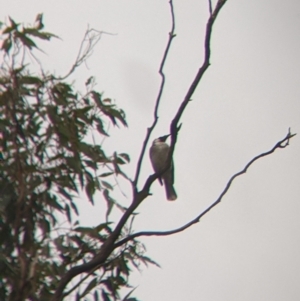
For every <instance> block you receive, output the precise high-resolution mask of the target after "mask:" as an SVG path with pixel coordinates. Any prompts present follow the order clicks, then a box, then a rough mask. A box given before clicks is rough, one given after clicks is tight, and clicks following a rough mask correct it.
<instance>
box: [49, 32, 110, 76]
mask: <svg viewBox="0 0 300 301" xmlns="http://www.w3.org/2000/svg"><path fill="white" fill-rule="evenodd" d="M102 34H108V35H113V34H112V33H108V32H105V31H98V30H96V29H93V28H88V29H87V30H86V32H85V34H84V37H83V39H82V41H81V45H80V48H79V51H78V54H77V57H76V60H75V63H74V64H73V66H72V67H71V69H70V71H69V72H68V73H67V74H66V75H65V76H62V77H58V78H55V79H57V80H64V79H66V78H67V77H68V76H70V75H71V74H72V73H73V72H74V71H75V69H76V68H78V67H79V66H80V65H81V64H83V63H84V62H86V60H87V59H88V58H89V57H90V56H91V55H92V54H93V49H94V47H95V46H96V44H97V43H98V42H99V40H100V39H101V37H102Z"/></svg>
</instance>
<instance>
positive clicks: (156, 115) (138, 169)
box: [133, 0, 176, 187]
mask: <svg viewBox="0 0 300 301" xmlns="http://www.w3.org/2000/svg"><path fill="white" fill-rule="evenodd" d="M169 4H170V9H171V20H172V21H171V22H172V25H171V26H172V27H171V31H170V33H169V40H168V43H167V46H166V49H165V52H164V55H163V58H162V61H161V64H160V67H159V74H160V76H161V83H160V88H159V91H158V95H157V98H156V102H155V107H154V120H153V123H152V125H151V126H150V128H148V129H147V133H146V137H145V140H144V142H143V145H142V150H141V153H140V156H139V160H138V163H137V167H136V172H135V177H134V181H133V183H134V185H135V187H136V186H137V182H138V179H139V175H140V171H141V166H142V161H143V158H144V155H145V151H146V147H147V144H148V142H149V138H150V135H151V133H152V131H153V129H154V127H155V126H156V123H157V121H158V107H159V104H160V100H161V96H162V93H163V90H164V87H165V81H166V78H165V74H164V71H163V69H164V66H165V63H166V60H167V56H168V54H169V51H170V48H171V43H172V41H173V39H174V38H175V36H176V35H175V34H174V32H175V14H174V7H173V0H170V2H169Z"/></svg>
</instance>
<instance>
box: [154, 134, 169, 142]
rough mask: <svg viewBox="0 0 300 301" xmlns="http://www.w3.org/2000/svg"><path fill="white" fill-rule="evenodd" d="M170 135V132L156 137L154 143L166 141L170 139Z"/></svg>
mask: <svg viewBox="0 0 300 301" xmlns="http://www.w3.org/2000/svg"><path fill="white" fill-rule="evenodd" d="M169 136H170V134H168V135H165V136H161V137H158V138H156V139H154V141H153V144H159V143H162V142H166V140H167V139H168V137H169Z"/></svg>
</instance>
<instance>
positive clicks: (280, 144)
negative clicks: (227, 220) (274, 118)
mask: <svg viewBox="0 0 300 301" xmlns="http://www.w3.org/2000/svg"><path fill="white" fill-rule="evenodd" d="M295 135H296V134H291V132H290V129H289V132H288V134H287V135H286V136H285V137H284V138H283V139H282V140H280V141H279V142H277V143H276V144H275V146H274V147H273V148H272V149H270V150H269V151H267V152H265V153H262V154H260V155H258V156H256V157H254V158H253V159H252V160H251V161H249V162H248V163H247V164H246V166H245V167H244V169H243V170H241V171H239V172H237V173H236V174H234V175H233V176H232V177H231V178H230V179H229V181H228V182H227V184H226V186H225V188H224V190H223V191H222V192H221V194H220V196H219V197H218V198H217V200H216V201H214V202H213V203H212V204H211V205H210V206H209V207H208V208H207V209H205V210H204V211H203V212H201V213H200V214H199V215H198V216H196V217H195V218H194V219H193V220H191V221H190V222H188V223H187V224H185V225H183V226H181V227H179V228H177V229H174V230H170V231H142V232H137V233H134V234H132V235H129V236H128V237H126V238H124V239H122V240H120V241H119V242H117V243H116V244H115V248H118V247H120V246H122V245H123V244H125V243H127V242H129V241H131V240H133V239H135V238H137V237H141V236H167V235H172V234H175V233H178V232H182V231H184V230H186V229H187V228H189V227H191V226H192V225H194V224H196V223H198V222H199V221H200V219H201V217H203V216H204V215H205V214H207V213H208V212H209V211H210V210H211V209H212V208H214V207H215V206H216V205H217V204H219V203H220V202H221V201H222V199H223V197H224V196H225V194H226V193H227V191H228V190H229V188H230V186H231V184H232V183H233V181H234V180H235V179H236V178H237V177H239V176H241V175H242V174H244V173H246V172H247V170H248V169H249V167H250V166H251V165H252V164H253V163H254V162H255V161H257V160H258V159H260V158H263V157H265V156H268V155H270V154H272V153H273V152H274V151H275V150H276V149H279V148H285V147H287V146H288V145H289V140H290V139H291V138H293V137H294V136H295Z"/></svg>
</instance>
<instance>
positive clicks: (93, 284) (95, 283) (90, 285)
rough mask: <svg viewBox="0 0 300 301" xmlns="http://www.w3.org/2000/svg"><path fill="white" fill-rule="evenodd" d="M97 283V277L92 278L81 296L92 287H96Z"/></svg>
mask: <svg viewBox="0 0 300 301" xmlns="http://www.w3.org/2000/svg"><path fill="white" fill-rule="evenodd" d="M97 284H98V280H97V278H94V279H93V280H92V281H91V282H90V283H89V284H88V285H87V287H86V289H85V290H84V292H83V293H82V294H81V297H84V296H85V295H86V294H88V293H89V292H90V291H91V290H92V289H93V288H94V287H96V286H97Z"/></svg>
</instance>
